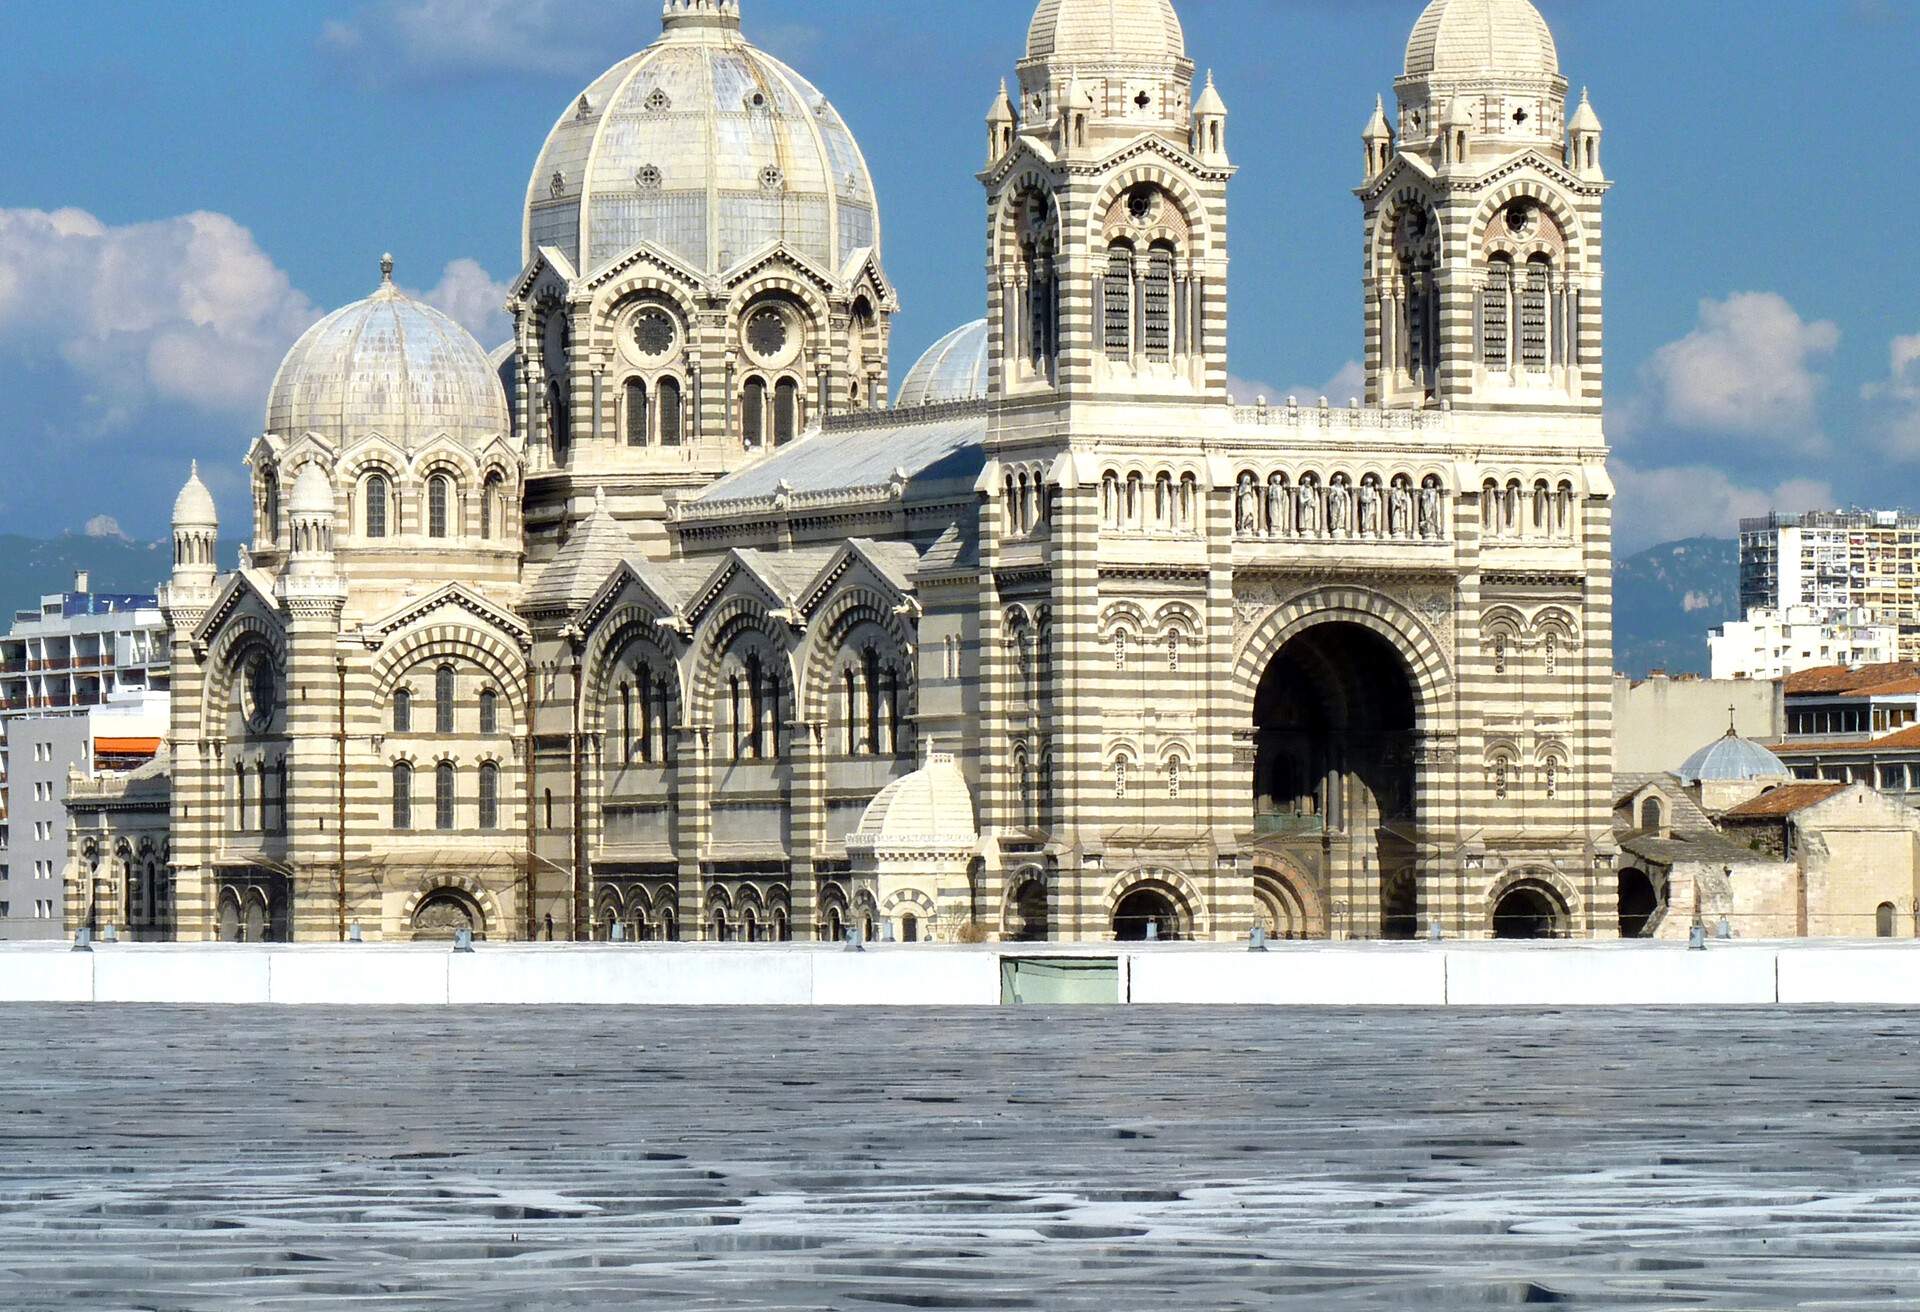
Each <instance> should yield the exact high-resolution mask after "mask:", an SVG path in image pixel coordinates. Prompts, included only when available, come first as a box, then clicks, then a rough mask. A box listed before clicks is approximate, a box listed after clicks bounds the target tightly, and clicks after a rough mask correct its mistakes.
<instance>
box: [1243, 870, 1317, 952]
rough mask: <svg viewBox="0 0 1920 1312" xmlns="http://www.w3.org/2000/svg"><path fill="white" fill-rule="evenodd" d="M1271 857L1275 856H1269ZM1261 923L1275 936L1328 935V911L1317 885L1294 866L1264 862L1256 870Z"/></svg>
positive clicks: (1255, 893)
mask: <svg viewBox="0 0 1920 1312" xmlns="http://www.w3.org/2000/svg"><path fill="white" fill-rule="evenodd" d="M1269 859H1271V858H1269ZM1253 904H1254V910H1255V912H1256V913H1257V915H1258V916H1259V920H1258V922H1257V923H1259V924H1261V925H1264V926H1265V927H1266V931H1267V936H1268V937H1269V938H1274V939H1308V938H1325V937H1326V934H1327V922H1326V914H1325V911H1324V909H1323V907H1322V904H1321V901H1320V898H1319V896H1318V895H1317V894H1316V893H1315V892H1314V889H1313V885H1312V883H1311V881H1309V880H1308V879H1307V877H1306V876H1305V875H1304V874H1302V873H1301V872H1300V871H1299V870H1297V869H1294V868H1292V867H1291V866H1286V867H1281V866H1276V865H1262V866H1260V867H1259V868H1257V869H1256V870H1255V871H1254V872H1253Z"/></svg>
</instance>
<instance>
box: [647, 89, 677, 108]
mask: <svg viewBox="0 0 1920 1312" xmlns="http://www.w3.org/2000/svg"><path fill="white" fill-rule="evenodd" d="M672 108H673V101H672V100H670V99H668V97H667V93H666V92H664V91H662V90H661V89H660V88H659V87H655V88H654V89H653V93H652V94H651V95H649V96H648V97H647V110H648V112H650V113H654V114H664V113H666V112H667V111H668V110H669V109H672Z"/></svg>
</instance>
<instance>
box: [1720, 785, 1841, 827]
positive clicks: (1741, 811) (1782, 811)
mask: <svg viewBox="0 0 1920 1312" xmlns="http://www.w3.org/2000/svg"><path fill="white" fill-rule="evenodd" d="M1852 786H1853V785H1852V784H1842V783H1831V782H1822V783H1803V784H1784V785H1782V786H1781V787H1779V788H1775V789H1774V790H1772V791H1771V792H1766V793H1762V794H1760V796H1758V797H1756V798H1754V799H1753V800H1752V801H1750V802H1742V803H1740V805H1738V806H1736V807H1734V808H1733V809H1732V810H1731V811H1728V812H1727V813H1726V814H1725V815H1724V816H1722V817H1721V818H1722V819H1725V820H1772V819H1778V818H1780V817H1782V816H1789V815H1793V814H1795V813H1796V812H1799V811H1804V810H1806V809H1807V808H1808V807H1810V806H1814V805H1817V804H1819V803H1821V802H1824V801H1826V800H1827V799H1828V798H1829V797H1832V796H1834V795H1835V794H1836V793H1844V792H1846V791H1847V789H1849V788H1851V787H1852Z"/></svg>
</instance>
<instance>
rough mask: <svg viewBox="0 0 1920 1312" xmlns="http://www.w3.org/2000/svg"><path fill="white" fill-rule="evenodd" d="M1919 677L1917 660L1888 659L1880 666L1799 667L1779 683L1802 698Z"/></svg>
mask: <svg viewBox="0 0 1920 1312" xmlns="http://www.w3.org/2000/svg"><path fill="white" fill-rule="evenodd" d="M1914 680H1920V661H1889V662H1887V663H1885V664H1881V665H1862V666H1859V667H1858V668H1856V669H1849V668H1848V667H1846V666H1845V665H1821V666H1816V667H1815V668H1813V669H1811V670H1800V671H1798V672H1797V673H1794V674H1789V675H1788V676H1787V677H1786V678H1785V679H1783V680H1781V686H1782V687H1783V688H1784V689H1785V690H1786V694H1787V696H1789V697H1805V696H1808V695H1811V694H1822V693H1824V694H1833V693H1848V692H1860V691H1862V690H1863V689H1867V688H1882V687H1885V686H1887V685H1890V684H1896V683H1906V682H1909V681H1914Z"/></svg>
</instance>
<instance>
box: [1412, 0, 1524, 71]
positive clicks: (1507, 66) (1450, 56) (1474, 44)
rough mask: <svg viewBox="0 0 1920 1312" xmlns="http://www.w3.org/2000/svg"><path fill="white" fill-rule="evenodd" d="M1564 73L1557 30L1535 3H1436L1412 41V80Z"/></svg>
mask: <svg viewBox="0 0 1920 1312" xmlns="http://www.w3.org/2000/svg"><path fill="white" fill-rule="evenodd" d="M1489 72H1493V73H1520V74H1535V75H1541V76H1546V77H1553V76H1557V75H1558V74H1559V72H1560V52H1559V50H1558V49H1557V48H1556V47H1555V45H1554V43H1553V31H1552V29H1551V28H1549V27H1548V26H1547V20H1546V19H1544V18H1542V17H1541V16H1540V11H1539V10H1538V9H1535V8H1534V7H1533V4H1532V0H1433V2H1432V3H1431V4H1429V5H1428V6H1427V9H1426V12H1425V13H1423V14H1421V15H1420V20H1419V21H1418V22H1417V23H1415V24H1414V25H1413V36H1412V38H1411V39H1410V40H1409V41H1408V42H1407V72H1406V76H1408V77H1410V78H1430V77H1436V76H1438V77H1468V76H1472V75H1475V74H1481V73H1489Z"/></svg>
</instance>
